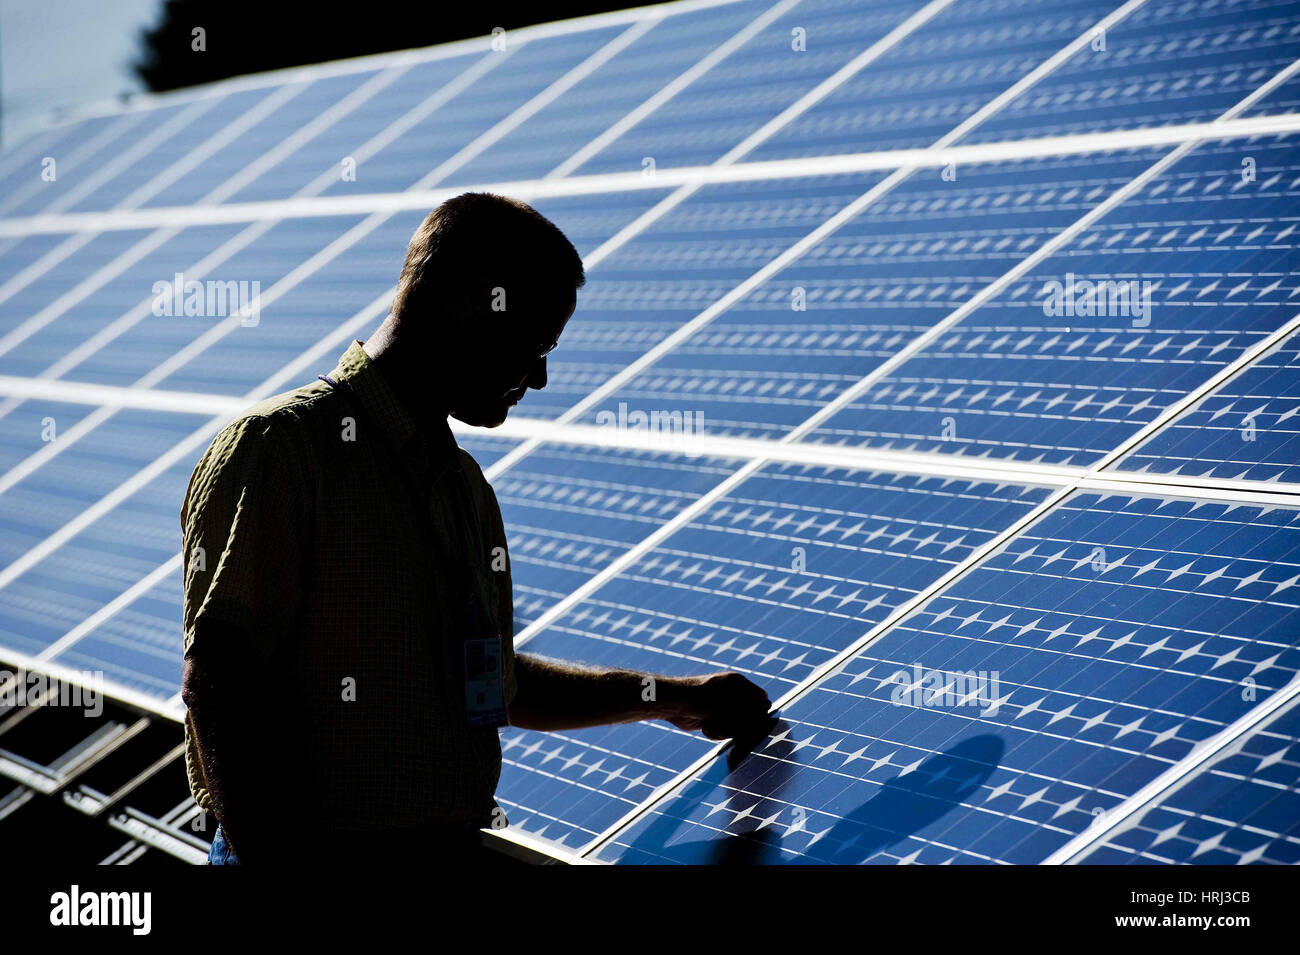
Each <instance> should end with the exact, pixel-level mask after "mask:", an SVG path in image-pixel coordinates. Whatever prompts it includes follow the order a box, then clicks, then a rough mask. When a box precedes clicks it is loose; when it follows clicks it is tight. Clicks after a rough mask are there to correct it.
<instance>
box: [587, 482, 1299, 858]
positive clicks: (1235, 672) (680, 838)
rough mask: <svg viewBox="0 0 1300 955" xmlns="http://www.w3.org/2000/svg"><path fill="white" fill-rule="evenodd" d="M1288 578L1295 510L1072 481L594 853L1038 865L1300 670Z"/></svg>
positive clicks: (1294, 567)
mask: <svg viewBox="0 0 1300 955" xmlns="http://www.w3.org/2000/svg"><path fill="white" fill-rule="evenodd" d="M1297 581H1300V511H1296V510H1294V509H1291V508H1287V507H1261V506H1255V505H1247V504H1225V503H1218V502H1208V501H1204V500H1190V499H1161V498H1154V497H1139V498H1131V497H1128V496H1121V495H1106V496H1099V495H1096V494H1091V493H1077V494H1075V495H1074V496H1073V497H1072V498H1070V499H1069V500H1068V501H1067V502H1065V503H1064V504H1062V505H1060V506H1058V507H1057V508H1056V509H1054V510H1052V511H1050V512H1049V513H1048V514H1047V515H1046V516H1045V517H1043V518H1042V519H1041V520H1040V521H1039V522H1037V523H1036V524H1034V525H1033V526H1032V527H1031V528H1029V529H1028V530H1026V531H1024V532H1023V533H1021V534H1019V535H1018V536H1016V537H1014V538H1013V539H1012V540H1011V541H1010V542H1009V543H1008V544H1007V545H1006V546H1005V547H1004V548H1002V549H1001V550H999V551H998V552H997V553H996V554H994V555H993V556H992V557H990V558H988V559H987V560H985V561H984V562H983V563H982V564H981V565H980V566H979V567H978V568H977V569H975V570H974V571H972V572H970V573H969V574H967V575H966V576H964V577H962V578H961V579H960V580H958V581H957V582H955V583H954V584H952V585H950V586H949V587H948V588H947V589H945V590H944V591H943V592H941V593H940V594H939V595H937V596H935V597H934V598H932V599H931V600H930V601H929V602H928V603H927V604H925V605H924V606H923V607H922V608H921V609H920V610H918V611H917V612H915V613H914V614H912V615H911V616H910V617H908V618H906V619H905V620H904V621H903V622H902V623H900V624H899V625H898V626H896V627H894V628H893V629H891V630H889V631H887V632H885V633H884V634H883V635H882V636H881V637H879V638H878V639H876V640H874V641H873V642H871V643H870V644H868V645H867V646H866V647H865V648H864V649H862V650H861V651H860V652H859V653H858V654H857V655H855V656H854V657H852V658H851V659H850V660H848V661H847V662H846V663H845V664H843V665H842V666H841V667H839V668H838V669H837V670H836V671H835V672H833V673H832V674H831V675H829V676H827V677H826V678H824V679H822V680H820V681H819V682H817V683H816V684H815V685H814V686H813V687H812V688H811V689H810V690H809V691H808V692H807V693H806V694H805V695H803V696H801V697H800V698H799V699H797V700H796V701H795V702H794V703H793V704H791V705H790V706H788V707H786V708H785V710H784V712H782V713H781V714H780V715H781V723H780V724H778V727H777V729H776V730H775V731H774V732H773V734H772V735H771V736H769V737H768V739H766V740H765V741H763V742H762V743H760V744H759V746H758V747H757V748H756V749H755V750H754V752H753V754H752V755H750V756H749V757H748V758H746V759H744V760H741V761H739V764H738V765H737V766H736V767H735V768H734V769H731V768H730V767H728V766H727V765H725V764H724V763H722V762H715V763H714V764H713V765H711V766H710V767H708V768H707V769H706V770H705V771H703V772H702V774H700V775H699V776H698V777H697V778H695V779H693V780H691V781H690V782H689V783H688V784H686V785H685V787H684V788H683V789H681V790H680V791H679V792H678V793H677V794H675V795H674V796H673V797H671V798H669V799H667V800H665V801H663V802H661V803H660V804H658V805H657V806H655V807H654V808H653V809H652V810H651V812H650V813H648V814H647V815H645V816H644V817H642V818H641V819H640V820H638V821H637V822H635V823H634V824H632V825H631V826H629V827H628V828H627V829H625V830H624V831H622V832H620V833H618V834H617V835H616V836H615V837H614V838H613V839H612V840H611V841H610V842H609V843H608V844H607V845H606V846H605V847H604V848H603V849H602V850H600V851H599V852H598V853H597V855H598V857H599V858H601V859H603V860H605V861H621V862H668V861H673V862H706V861H729V860H743V861H750V862H773V863H776V862H839V863H860V862H872V863H899V862H922V863H947V862H974V863H979V862H1014V863H1035V862H1041V861H1042V860H1043V859H1045V858H1046V857H1047V856H1048V855H1049V854H1050V853H1051V852H1052V851H1053V850H1055V849H1057V848H1059V847H1060V846H1061V845H1063V844H1064V843H1065V842H1067V841H1068V840H1069V839H1070V838H1071V837H1072V836H1074V835H1075V834H1077V833H1079V832H1081V831H1084V830H1085V829H1087V827H1088V826H1089V825H1090V824H1091V823H1092V821H1093V818H1094V813H1096V812H1104V811H1108V810H1111V809H1113V808H1115V807H1116V806H1118V805H1119V804H1121V803H1122V802H1123V801H1124V800H1125V799H1126V798H1127V797H1129V796H1131V795H1133V794H1134V793H1135V792H1137V791H1138V790H1139V789H1140V788H1141V787H1142V786H1144V785H1145V784H1146V783H1148V782H1150V781H1151V780H1152V779H1154V778H1155V777H1156V776H1158V775H1159V774H1160V773H1161V772H1163V771H1164V770H1166V769H1168V768H1169V767H1170V766H1171V765H1174V764H1175V763H1177V762H1178V761H1179V760H1180V759H1182V758H1183V757H1185V756H1187V754H1188V753H1189V752H1190V751H1191V750H1192V748H1193V746H1195V745H1196V744H1197V743H1198V742H1200V741H1202V740H1204V739H1207V738H1209V737H1210V736H1213V735H1215V734H1216V733H1218V732H1219V731H1221V730H1222V729H1224V728H1225V727H1226V726H1228V725H1230V724H1232V723H1233V722H1235V721H1236V720H1237V719H1238V718H1240V717H1241V716H1243V715H1244V714H1245V713H1247V712H1248V711H1249V710H1250V709H1251V708H1252V707H1253V706H1255V705H1256V703H1255V702H1254V699H1255V695H1256V694H1258V696H1259V698H1261V699H1262V698H1265V697H1267V696H1268V695H1269V694H1271V693H1273V692H1274V691H1276V690H1277V689H1278V688H1279V687H1281V686H1283V685H1285V684H1287V683H1289V682H1290V681H1291V680H1292V679H1293V678H1294V677H1295V675H1296V671H1297V668H1298V667H1300V649H1298V648H1297V645H1296V644H1297V635H1296V632H1295V627H1294V622H1295V611H1296V609H1297V602H1296V601H1297V599H1298V598H1300V587H1297V586H1296V584H1297ZM1248 678H1249V679H1250V680H1251V681H1253V682H1252V683H1250V684H1249V686H1251V688H1252V690H1253V691H1254V692H1252V693H1249V694H1244V693H1243V692H1242V687H1243V685H1247V684H1245V683H1244V681H1245V680H1247V679H1248ZM1243 696H1245V697H1247V699H1243Z"/></svg>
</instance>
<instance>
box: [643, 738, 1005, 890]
mask: <svg viewBox="0 0 1300 955" xmlns="http://www.w3.org/2000/svg"><path fill="white" fill-rule="evenodd" d="M778 725H779V726H782V727H784V726H787V724H784V723H781V724H778ZM780 735H784V734H780ZM1004 749H1005V747H1004V745H1003V742H1002V740H1001V739H1000V738H999V737H997V736H993V735H991V734H987V733H986V734H981V735H979V736H972V737H970V738H969V739H965V740H962V741H961V742H960V743H958V744H957V745H955V746H953V747H952V748H951V749H949V750H947V751H946V752H943V753H937V754H935V755H934V756H931V757H930V758H929V759H927V760H925V762H923V763H921V765H920V766H918V767H917V768H916V769H915V770H913V771H912V772H910V773H908V774H907V775H905V776H895V777H894V778H893V779H890V780H889V781H887V782H885V783H884V784H883V785H881V786H879V789H878V791H877V792H876V794H875V795H874V796H872V797H871V798H870V799H868V800H867V801H866V802H864V803H862V804H861V805H860V806H858V807H857V808H856V809H854V810H853V811H852V812H850V813H848V814H847V815H845V816H843V817H842V818H841V819H840V820H839V821H838V822H837V823H835V824H834V826H832V827H831V829H830V830H829V831H828V832H826V833H825V834H824V835H823V836H822V837H821V838H820V839H818V840H817V841H816V842H815V843H814V844H813V845H812V846H808V843H807V838H808V831H810V830H813V828H814V826H813V822H812V820H813V819H815V818H817V817H816V816H815V815H814V814H811V813H810V814H809V819H808V822H807V823H806V824H805V825H806V827H807V830H806V831H805V832H804V833H803V834H802V835H803V838H798V839H796V840H794V845H792V846H791V848H792V849H795V848H798V849H800V850H802V849H803V847H807V848H808V849H809V851H808V852H807V853H806V854H800V855H795V856H792V855H791V854H790V853H789V852H786V853H783V852H782V851H781V844H782V834H783V833H784V832H785V831H786V830H787V829H788V828H789V827H790V825H791V824H792V823H793V822H794V820H793V819H792V818H791V812H792V807H790V806H789V805H788V804H786V803H784V802H783V801H782V800H781V793H782V792H783V791H784V790H785V789H786V788H787V787H788V784H789V782H790V780H791V779H792V777H793V775H794V773H795V772H796V770H797V767H798V764H797V763H796V762H795V760H794V759H793V758H792V757H793V755H794V754H795V752H796V748H795V746H793V745H792V744H790V743H789V742H788V741H787V740H785V739H782V740H781V741H780V742H777V743H774V744H772V745H770V746H768V747H767V748H766V749H763V750H762V751H761V753H760V755H756V756H751V757H749V758H746V756H747V755H748V751H744V752H736V751H734V750H732V751H729V752H728V757H729V758H728V760H727V762H726V763H723V761H722V760H718V761H716V762H715V763H714V764H713V765H712V766H711V767H709V769H708V771H707V772H706V773H704V774H703V775H702V776H701V777H700V778H699V779H697V780H696V781H695V782H694V783H693V784H691V786H690V787H689V788H688V789H686V790H684V791H683V792H682V795H681V797H679V799H680V801H682V802H685V805H684V806H682V807H681V808H680V809H679V810H677V811H675V812H674V813H673V815H672V816H668V815H661V816H659V817H658V818H657V819H656V821H655V822H654V823H653V824H651V825H650V826H649V827H648V828H647V829H646V830H645V831H644V832H643V833H642V834H641V836H640V838H638V839H636V840H635V842H634V843H633V844H632V848H633V849H634V850H636V849H640V850H642V851H644V852H645V853H646V854H648V855H652V856H656V857H658V858H660V859H662V860H664V861H666V862H681V863H687V864H692V865H774V864H783V863H789V862H802V863H826V864H832V865H855V864H858V863H861V862H865V861H867V860H868V859H869V858H871V857H872V856H873V855H875V854H876V853H878V852H880V851H882V850H885V849H889V848H891V847H892V846H896V845H898V844H899V843H901V842H903V841H904V840H906V839H907V837H908V836H910V835H912V834H913V833H917V832H920V831H922V830H923V829H925V828H926V827H928V826H930V825H931V824H933V823H934V822H936V821H938V820H939V819H941V818H942V817H943V816H944V815H945V814H947V813H948V812H950V811H951V810H952V809H954V808H956V807H957V806H958V804H960V803H961V802H963V801H964V800H966V799H968V798H969V797H970V796H971V795H972V794H973V793H975V792H976V791H977V790H978V789H979V788H980V786H982V785H983V784H984V782H985V781H986V780H987V779H988V778H989V776H991V775H992V773H993V770H994V769H996V768H997V765H998V763H999V761H1000V760H1001V759H1002V754H1003V751H1004ZM733 754H734V755H733ZM722 786H725V787H726V791H727V792H729V793H730V796H729V797H728V798H727V809H726V810H724V811H725V812H727V816H726V817H724V818H728V819H731V820H732V822H731V824H730V825H729V826H728V828H727V830H726V832H725V833H720V834H718V835H716V836H715V837H713V838H712V839H701V840H694V841H691V842H684V843H680V844H678V845H674V846H667V847H666V846H665V845H664V843H665V842H667V840H668V839H669V838H671V836H672V835H673V834H674V833H675V832H676V831H677V830H678V829H679V828H680V826H681V825H682V823H681V821H680V820H681V819H682V818H685V817H689V816H690V815H693V811H694V810H695V809H696V808H697V807H698V806H701V805H704V804H705V800H706V799H708V798H710V796H713V797H715V798H723V797H722V795H721V787H722ZM674 808H675V809H676V807H674ZM747 809H748V810H750V811H749V812H745V810H747ZM737 814H740V815H739V817H738V816H737ZM774 815H775V816H776V817H777V818H776V819H773V818H772V817H773V816H774Z"/></svg>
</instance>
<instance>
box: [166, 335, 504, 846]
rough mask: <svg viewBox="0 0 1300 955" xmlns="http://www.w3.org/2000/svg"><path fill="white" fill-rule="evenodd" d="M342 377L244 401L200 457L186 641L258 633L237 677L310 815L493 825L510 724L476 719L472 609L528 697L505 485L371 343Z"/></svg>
mask: <svg viewBox="0 0 1300 955" xmlns="http://www.w3.org/2000/svg"><path fill="white" fill-rule="evenodd" d="M326 378H328V379H329V381H324V380H318V381H317V382H315V383H314V384H311V385H307V386H306V387H303V388H300V389H298V390H297V391H293V392H289V393H286V394H283V395H279V396H277V397H274V398H269V399H267V400H266V401H263V402H262V403H260V404H258V405H255V406H254V407H252V408H250V409H249V410H248V411H246V412H244V413H243V414H242V415H240V416H239V418H238V419H237V420H235V421H234V422H232V423H231V424H230V425H228V426H227V427H226V428H224V429H223V430H222V431H221V432H220V434H218V435H217V437H216V438H215V439H214V440H213V442H212V444H211V446H210V447H209V448H208V450H207V452H206V453H205V454H204V455H203V458H202V459H201V460H200V461H199V463H198V466H197V467H196V468H195V470H194V474H193V476H192V477H191V479H190V484H189V488H188V490H187V491H186V495H185V503H184V505H183V507H182V510H181V524H182V528H183V531H184V552H183V556H184V561H185V600H184V652H185V653H187V654H188V653H190V652H191V651H192V649H193V648H194V646H195V645H196V644H201V643H202V641H204V640H206V639H221V637H222V636H223V628H221V627H217V628H212V627H209V626H207V624H208V622H210V621H220V622H222V623H223V624H225V625H227V626H233V627H236V628H238V629H239V630H241V631H243V632H244V633H245V634H247V635H248V636H249V638H250V639H251V641H252V646H253V651H254V653H255V659H250V660H249V661H248V666H247V667H246V668H244V669H243V671H242V672H245V673H246V674H247V680H248V685H247V686H246V687H239V688H232V692H235V693H237V694H238V695H237V697H236V698H237V699H239V700H241V701H246V704H247V705H248V706H250V707H257V708H258V709H259V711H260V712H265V713H267V714H268V716H267V717H266V718H267V722H268V725H267V726H266V730H267V733H268V734H269V736H270V737H271V738H273V739H274V740H275V741H276V742H277V744H278V745H279V747H280V748H281V749H282V751H283V759H284V760H285V761H286V763H285V764H286V765H287V766H288V768H289V772H290V778H291V779H293V780H294V781H295V782H297V783H298V784H299V794H298V795H299V806H300V809H301V813H302V815H301V817H298V818H295V819H294V820H293V824H294V825H308V826H315V827H318V828H321V829H325V830H364V829H383V828H404V827H413V826H421V825H427V824H431V823H438V822H459V823H465V824H472V825H478V826H483V825H488V824H490V823H491V822H492V821H493V810H494V809H495V808H496V806H495V802H494V800H493V793H494V791H495V789H496V784H497V780H498V778H499V776H500V772H501V745H500V738H499V736H498V732H497V730H496V729H495V728H493V727H491V726H474V725H471V723H470V721H469V719H468V718H467V715H466V710H465V682H464V658H463V654H464V639H465V638H466V633H465V629H466V627H467V625H468V624H467V622H466V621H467V618H472V619H473V620H474V621H475V624H474V625H475V626H477V627H478V628H479V629H480V630H481V629H482V627H483V623H484V621H486V622H487V625H488V627H489V629H491V630H494V631H495V633H498V634H500V635H501V637H502V669H503V680H502V682H503V684H504V690H505V699H506V701H507V702H509V701H510V700H511V699H513V697H514V693H515V676H514V653H513V644H512V640H513V614H512V601H511V582H510V570H509V558H508V553H507V550H506V539H505V529H504V526H503V524H502V520H501V511H500V508H499V506H498V504H497V500H496V496H495V494H494V493H493V491H492V488H491V486H490V485H489V484H488V482H487V480H486V479H485V478H484V477H483V473H482V471H481V470H480V469H479V467H478V465H477V463H476V462H475V461H474V459H473V458H472V457H471V456H470V455H469V454H468V453H467V452H465V451H463V450H462V449H460V448H459V447H457V445H456V442H455V439H454V438H453V437H452V434H451V430H450V429H449V428H448V427H447V425H446V421H445V420H441V419H440V420H439V421H438V423H437V424H436V425H432V426H431V425H427V424H426V425H425V426H424V427H423V428H421V427H420V426H418V425H417V421H416V418H415V417H414V416H413V415H412V414H411V413H410V412H409V410H408V409H407V408H405V407H403V405H402V403H401V402H400V401H399V399H398V397H397V395H396V393H395V392H394V391H393V390H392V389H391V387H390V385H389V384H388V382H387V381H386V380H385V379H384V377H383V374H382V372H380V370H379V369H378V368H377V367H376V366H375V364H374V363H373V362H371V360H370V359H369V357H368V356H367V355H366V353H365V351H364V350H363V349H362V347H361V342H354V343H353V344H352V346H351V347H350V348H349V349H348V350H347V352H345V353H344V355H343V356H342V358H340V359H339V363H338V365H337V367H335V369H334V370H333V371H332V372H331V373H330V374H329V375H328V376H326ZM439 425H440V427H439ZM471 604H475V605H476V606H475V607H471ZM226 632H228V631H226ZM269 703H274V705H265V704H269ZM185 741H186V742H185V746H186V754H185V756H186V758H185V763H186V770H187V773H188V775H189V783H190V791H191V793H192V794H193V796H194V798H195V800H196V801H197V802H198V804H199V805H200V806H202V807H203V808H205V809H208V810H211V808H212V803H211V797H210V793H209V791H208V787H207V782H206V780H205V778H204V775H203V764H202V762H201V760H200V758H199V755H200V754H199V750H198V745H197V741H196V738H195V734H194V733H193V728H192V725H191V723H190V720H189V719H187V720H186V726H185Z"/></svg>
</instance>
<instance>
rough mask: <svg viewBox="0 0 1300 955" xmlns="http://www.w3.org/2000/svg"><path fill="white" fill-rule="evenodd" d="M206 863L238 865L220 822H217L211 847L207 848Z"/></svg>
mask: <svg viewBox="0 0 1300 955" xmlns="http://www.w3.org/2000/svg"><path fill="white" fill-rule="evenodd" d="M208 865H239V860H238V859H236V858H235V853H234V852H233V851H231V848H230V843H229V842H227V841H226V834H225V833H224V832H222V831H221V825H220V823H218V824H217V834H216V835H215V836H213V837H212V848H211V849H209V850H208Z"/></svg>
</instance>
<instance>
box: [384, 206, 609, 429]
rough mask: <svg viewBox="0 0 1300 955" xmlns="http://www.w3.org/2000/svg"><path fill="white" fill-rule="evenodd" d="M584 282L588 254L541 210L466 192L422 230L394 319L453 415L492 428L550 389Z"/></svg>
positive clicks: (398, 335) (404, 346)
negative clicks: (550, 361)
mask: <svg viewBox="0 0 1300 955" xmlns="http://www.w3.org/2000/svg"><path fill="white" fill-rule="evenodd" d="M585 282H586V277H585V276H584V274H583V269H582V258H581V257H580V256H579V255H578V253H577V251H576V250H575V249H574V248H573V245H572V243H570V242H569V240H568V239H567V238H565V236H564V233H563V232H561V231H560V230H559V229H558V228H556V226H555V225H554V224H553V223H552V222H551V221H550V220H548V219H547V218H545V217H544V216H543V215H541V213H539V212H537V210H535V209H533V208H532V207H531V206H529V205H526V204H525V203H522V202H518V201H517V200H514V199H507V198H505V197H503V196H497V195H492V194H490V193H482V192H467V193H465V194H463V195H460V196H457V197H456V198H454V199H448V200H447V201H446V202H444V203H443V204H442V205H440V206H439V207H438V208H437V209H435V210H433V212H431V213H429V215H428V217H427V218H426V219H425V220H424V222H422V223H421V224H420V227H419V228H418V229H416V231H415V235H414V236H413V237H412V238H411V244H410V246H409V247H408V248H407V251H406V263H405V264H404V265H403V267H402V275H401V278H400V280H399V281H398V286H397V295H396V296H395V297H394V299H393V307H392V311H391V314H390V318H389V323H390V324H391V326H392V332H393V337H394V339H395V340H398V341H400V342H401V350H402V351H403V352H404V353H407V354H408V355H410V356H411V357H413V358H417V359H419V361H420V363H421V364H422V365H424V367H428V368H432V369H434V370H436V373H437V374H438V375H439V378H440V381H439V382H437V385H438V387H439V390H440V391H441V392H442V393H443V396H444V398H445V400H446V401H447V403H448V405H449V411H450V413H451V415H452V416H453V417H455V418H458V419H459V420H461V421H464V422H465V423H466V424H472V425H480V426H484V427H489V428H490V427H495V426H496V425H499V424H500V423H501V422H502V421H504V420H505V419H506V415H507V414H508V413H509V411H510V408H511V407H512V406H513V405H514V404H515V403H517V402H518V401H519V399H520V398H522V397H523V396H524V393H525V392H526V391H527V390H528V389H529V388H542V387H545V385H546V359H545V357H544V356H545V354H546V352H547V351H549V350H550V349H551V348H553V347H554V346H555V343H556V341H557V340H558V339H559V337H560V333H561V332H562V331H563V330H564V326H565V324H566V323H567V322H568V320H569V316H570V315H572V314H573V310H574V307H575V305H576V302H577V290H578V289H579V288H581V287H582V285H583V284H584V283H585Z"/></svg>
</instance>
